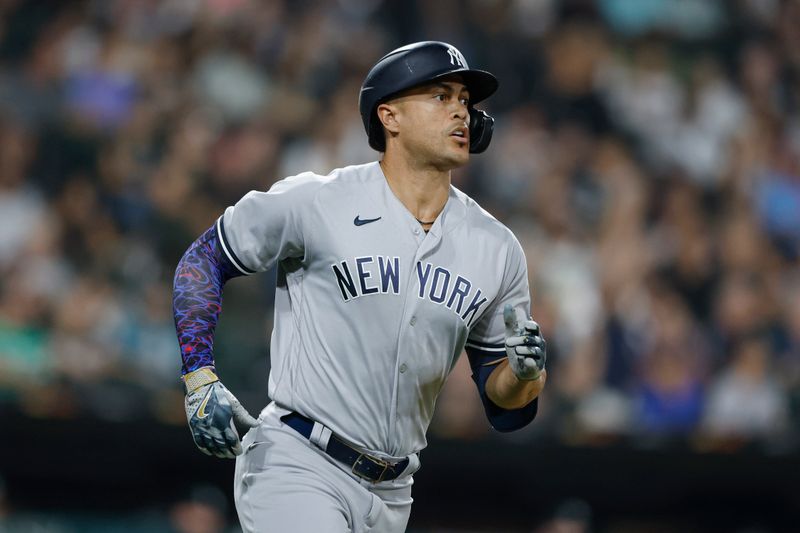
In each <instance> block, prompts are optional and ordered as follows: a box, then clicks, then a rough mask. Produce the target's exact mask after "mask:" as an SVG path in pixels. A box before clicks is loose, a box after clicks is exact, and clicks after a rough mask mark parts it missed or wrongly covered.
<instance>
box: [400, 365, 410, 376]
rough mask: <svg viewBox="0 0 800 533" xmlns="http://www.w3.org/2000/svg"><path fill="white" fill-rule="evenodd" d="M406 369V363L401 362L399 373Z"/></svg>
mask: <svg viewBox="0 0 800 533" xmlns="http://www.w3.org/2000/svg"><path fill="white" fill-rule="evenodd" d="M406 370H408V367H407V366H406V364H405V363H403V364H402V365H400V373H401V374H403V373H405V371H406Z"/></svg>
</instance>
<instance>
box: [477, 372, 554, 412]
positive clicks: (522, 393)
mask: <svg viewBox="0 0 800 533" xmlns="http://www.w3.org/2000/svg"><path fill="white" fill-rule="evenodd" d="M546 380H547V371H546V370H542V375H541V376H540V377H539V379H534V380H531V381H522V380H519V379H517V377H516V376H515V375H514V372H512V371H511V368H510V367H509V366H508V361H503V362H501V363H500V364H498V365H497V368H496V369H495V370H494V371H493V372H492V373H491V374H490V375H489V379H487V380H486V396H487V397H488V398H489V399H490V400H491V401H492V402H494V404H495V405H497V406H498V407H502V408H503V409H519V408H520V407H524V406H526V405H528V404H529V403H531V402H532V401H533V400H534V399H535V398H536V397H538V396H539V394H540V393H541V392H542V389H543V388H544V383H545V381H546Z"/></svg>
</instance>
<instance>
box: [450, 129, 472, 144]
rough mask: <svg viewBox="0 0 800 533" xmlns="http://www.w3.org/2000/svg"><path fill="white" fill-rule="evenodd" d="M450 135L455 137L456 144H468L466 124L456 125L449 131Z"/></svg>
mask: <svg viewBox="0 0 800 533" xmlns="http://www.w3.org/2000/svg"><path fill="white" fill-rule="evenodd" d="M450 137H451V138H453V139H455V141H456V142H457V143H458V144H461V145H468V144H469V128H467V127H466V126H458V127H457V128H454V129H453V130H451V131H450Z"/></svg>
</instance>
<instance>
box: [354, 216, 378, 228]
mask: <svg viewBox="0 0 800 533" xmlns="http://www.w3.org/2000/svg"><path fill="white" fill-rule="evenodd" d="M380 219H381V217H378V218H365V219H363V220H362V219H360V218H358V215H356V218H354V219H353V224H355V225H356V226H363V225H364V224H369V223H370V222H375V221H376V220H380Z"/></svg>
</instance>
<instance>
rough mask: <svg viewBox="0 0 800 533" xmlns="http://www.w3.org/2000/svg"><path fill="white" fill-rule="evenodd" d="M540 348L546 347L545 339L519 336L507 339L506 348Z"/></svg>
mask: <svg viewBox="0 0 800 533" xmlns="http://www.w3.org/2000/svg"><path fill="white" fill-rule="evenodd" d="M522 345H525V346H539V347H542V348H543V347H544V339H543V338H542V337H539V336H531V335H517V336H515V337H509V338H507V339H506V346H522Z"/></svg>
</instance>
